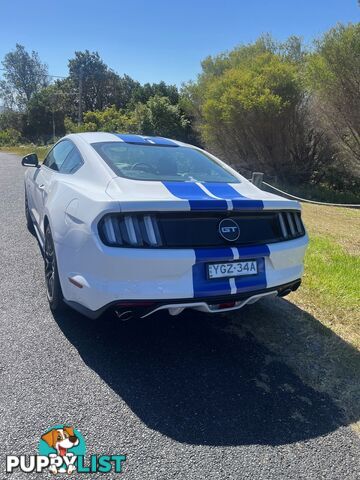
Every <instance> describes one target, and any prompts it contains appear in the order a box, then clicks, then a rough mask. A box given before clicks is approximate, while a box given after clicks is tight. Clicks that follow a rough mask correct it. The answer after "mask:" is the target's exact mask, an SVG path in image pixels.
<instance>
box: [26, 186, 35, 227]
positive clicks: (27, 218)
mask: <svg viewBox="0 0 360 480" xmlns="http://www.w3.org/2000/svg"><path fill="white" fill-rule="evenodd" d="M25 218H26V226H27V229H28V230H29V232H30V233H32V234H33V235H34V233H35V229H34V224H33V221H32V218H31V215H30V210H29V204H28V199H27V195H26V192H25Z"/></svg>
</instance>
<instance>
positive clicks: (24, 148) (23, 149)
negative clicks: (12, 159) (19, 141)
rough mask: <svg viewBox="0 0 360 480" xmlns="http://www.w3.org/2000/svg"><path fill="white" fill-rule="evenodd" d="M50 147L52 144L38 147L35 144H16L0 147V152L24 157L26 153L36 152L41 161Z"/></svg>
mask: <svg viewBox="0 0 360 480" xmlns="http://www.w3.org/2000/svg"><path fill="white" fill-rule="evenodd" d="M51 147H52V145H46V146H40V147H39V146H35V145H18V146H17V147H0V152H4V153H14V154H16V155H19V156H20V157H24V156H25V155H27V154H28V153H36V154H37V156H38V158H39V160H40V162H42V161H43V160H44V158H45V155H46V154H47V152H48V151H49V150H50V148H51Z"/></svg>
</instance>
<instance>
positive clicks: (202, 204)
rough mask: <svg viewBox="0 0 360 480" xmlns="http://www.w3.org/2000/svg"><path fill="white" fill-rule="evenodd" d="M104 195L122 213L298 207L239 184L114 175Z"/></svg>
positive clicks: (292, 208)
mask: <svg viewBox="0 0 360 480" xmlns="http://www.w3.org/2000/svg"><path fill="white" fill-rule="evenodd" d="M106 193H107V195H109V197H110V198H111V199H112V200H117V201H119V203H120V209H121V211H124V212H136V211H188V210H198V211H199V210H200V211H201V210H203V211H208V210H284V209H286V210H288V209H291V210H300V209H301V207H300V204H299V203H298V202H296V201H293V200H288V199H286V198H283V197H280V196H278V195H274V194H272V193H269V192H265V191H264V190H260V189H259V188H257V187H255V186H254V185H253V184H252V183H250V182H249V181H247V180H245V181H242V182H241V183H213V182H202V183H199V182H196V183H195V182H155V181H142V180H129V179H125V178H122V177H115V178H113V179H111V180H110V182H109V184H108V186H107V189H106Z"/></svg>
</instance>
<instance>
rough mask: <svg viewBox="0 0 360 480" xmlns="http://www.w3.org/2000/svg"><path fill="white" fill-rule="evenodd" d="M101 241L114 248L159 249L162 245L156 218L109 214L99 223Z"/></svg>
mask: <svg viewBox="0 0 360 480" xmlns="http://www.w3.org/2000/svg"><path fill="white" fill-rule="evenodd" d="M98 228H99V235H100V238H101V240H102V241H103V242H104V243H105V244H106V245H109V246H112V247H159V246H161V244H162V241H161V235H160V232H159V227H158V224H157V221H156V217H155V216H154V215H151V214H145V215H119V214H107V215H105V216H104V217H103V218H102V219H101V220H100V222H99V227H98Z"/></svg>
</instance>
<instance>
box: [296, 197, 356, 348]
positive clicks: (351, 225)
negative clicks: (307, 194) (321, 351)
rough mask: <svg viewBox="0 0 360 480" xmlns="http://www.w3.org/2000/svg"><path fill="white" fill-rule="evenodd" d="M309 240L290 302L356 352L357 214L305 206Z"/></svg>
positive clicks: (342, 210)
mask: <svg viewBox="0 0 360 480" xmlns="http://www.w3.org/2000/svg"><path fill="white" fill-rule="evenodd" d="M303 219H304V222H305V225H306V227H307V229H308V232H309V236H310V244H309V248H308V251H307V253H306V257H305V275H304V278H303V284H302V287H301V288H300V289H299V290H298V291H297V292H295V293H294V294H293V295H292V297H291V298H292V301H293V302H294V303H296V304H297V305H298V306H300V307H302V308H305V310H306V311H307V312H309V313H311V314H314V316H316V318H317V319H318V320H320V321H321V322H322V323H323V324H324V325H325V326H327V327H329V328H331V329H332V330H333V331H334V332H335V333H336V334H337V335H339V336H340V337H341V338H343V339H344V340H346V341H347V342H349V343H351V344H352V345H353V346H354V347H355V348H357V349H360V210H354V209H340V208H335V207H320V206H315V205H305V206H304V209H303Z"/></svg>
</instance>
